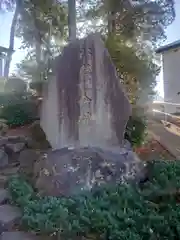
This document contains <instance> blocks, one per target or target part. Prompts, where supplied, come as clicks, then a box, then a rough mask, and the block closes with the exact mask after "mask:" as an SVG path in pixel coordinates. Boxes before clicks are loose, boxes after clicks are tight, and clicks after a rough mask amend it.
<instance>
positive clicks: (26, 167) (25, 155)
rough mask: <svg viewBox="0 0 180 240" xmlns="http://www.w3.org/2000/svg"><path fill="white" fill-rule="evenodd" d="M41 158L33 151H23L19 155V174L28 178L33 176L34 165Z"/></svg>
mask: <svg viewBox="0 0 180 240" xmlns="http://www.w3.org/2000/svg"><path fill="white" fill-rule="evenodd" d="M38 157H39V153H38V152H37V151H35V150H32V149H26V150H23V151H22V152H21V153H20V155H19V160H18V162H19V163H20V166H19V173H20V174H24V175H26V176H27V177H32V176H33V169H34V163H35V162H36V160H37V159H38Z"/></svg>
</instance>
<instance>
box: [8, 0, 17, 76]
mask: <svg viewBox="0 0 180 240" xmlns="http://www.w3.org/2000/svg"><path fill="white" fill-rule="evenodd" d="M18 14H19V4H18V1H16V8H15V12H14V16H13V20H12V24H11V30H10V38H9V51H8V53H7V57H6V61H5V66H4V77H5V78H8V77H9V70H10V64H11V60H12V54H13V51H14V37H15V30H16V23H17V18H18Z"/></svg>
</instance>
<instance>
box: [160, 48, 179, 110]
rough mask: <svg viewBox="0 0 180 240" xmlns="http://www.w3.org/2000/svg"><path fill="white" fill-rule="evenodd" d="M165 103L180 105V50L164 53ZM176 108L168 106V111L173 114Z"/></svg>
mask: <svg viewBox="0 0 180 240" xmlns="http://www.w3.org/2000/svg"><path fill="white" fill-rule="evenodd" d="M162 60H163V81H164V101H165V102H171V103H176V104H180V95H178V94H177V93H178V92H180V48H177V49H173V50H168V51H165V52H163V55H162ZM175 109H176V107H175V106H172V105H167V106H166V111H167V112H169V113H173V112H174V110H175Z"/></svg>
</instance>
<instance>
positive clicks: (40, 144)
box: [28, 121, 51, 149]
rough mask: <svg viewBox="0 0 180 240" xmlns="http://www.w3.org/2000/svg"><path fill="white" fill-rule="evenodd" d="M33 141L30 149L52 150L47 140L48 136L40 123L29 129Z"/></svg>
mask: <svg viewBox="0 0 180 240" xmlns="http://www.w3.org/2000/svg"><path fill="white" fill-rule="evenodd" d="M29 133H30V137H31V141H29V142H28V147H29V148H33V149H48V148H51V146H50V144H49V142H48V141H47V139H46V135H45V133H44V131H43V129H42V128H41V126H40V121H35V122H34V123H33V124H32V125H31V126H30V127H29Z"/></svg>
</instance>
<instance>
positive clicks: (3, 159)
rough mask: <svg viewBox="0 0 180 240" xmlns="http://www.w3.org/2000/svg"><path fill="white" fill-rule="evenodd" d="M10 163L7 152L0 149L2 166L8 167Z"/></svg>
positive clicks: (0, 164) (0, 163)
mask: <svg viewBox="0 0 180 240" xmlns="http://www.w3.org/2000/svg"><path fill="white" fill-rule="evenodd" d="M8 163H9V158H8V155H7V153H6V152H5V151H4V150H3V149H0V168H4V167H6V166H7V165H8Z"/></svg>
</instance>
